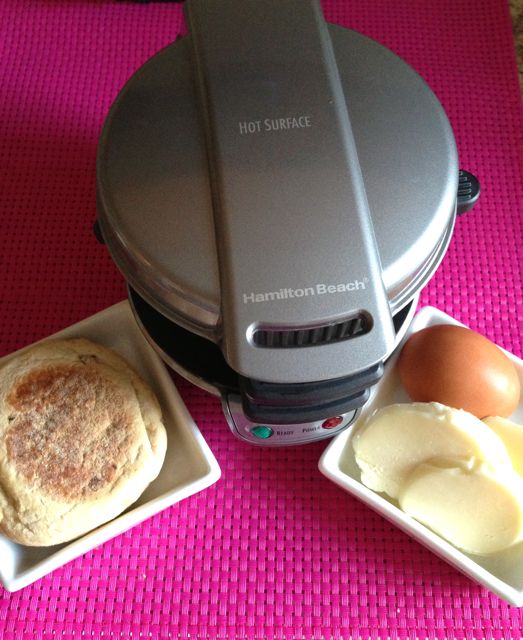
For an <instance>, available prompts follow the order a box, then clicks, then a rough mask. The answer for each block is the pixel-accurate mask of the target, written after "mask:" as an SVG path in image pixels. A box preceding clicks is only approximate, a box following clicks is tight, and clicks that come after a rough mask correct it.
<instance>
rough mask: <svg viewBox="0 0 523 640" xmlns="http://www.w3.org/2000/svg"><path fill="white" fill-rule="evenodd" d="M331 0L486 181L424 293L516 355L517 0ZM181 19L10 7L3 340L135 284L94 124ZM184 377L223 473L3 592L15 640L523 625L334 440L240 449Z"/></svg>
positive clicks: (37, 5)
mask: <svg viewBox="0 0 523 640" xmlns="http://www.w3.org/2000/svg"><path fill="white" fill-rule="evenodd" d="M323 7H324V11H325V15H326V17H327V19H328V20H330V21H332V22H335V23H339V24H342V25H345V26H347V27H351V28H354V29H355V30H357V31H360V32H362V33H364V34H366V35H368V36H371V37H373V38H375V39H376V40H378V41H379V42H381V43H382V44H384V45H386V46H388V47H389V48H391V49H392V50H393V51H395V52H396V53H397V54H399V55H400V56H401V57H403V58H404V59H405V60H406V61H407V62H408V63H410V64H411V65H412V66H413V67H414V68H415V69H416V70H417V71H418V72H419V73H420V74H421V75H422V76H423V77H424V78H425V79H426V80H427V82H428V83H429V85H430V86H431V87H432V89H433V90H434V92H435V93H436V95H437V96H438V98H439V99H440V101H441V102H442V104H443V106H444V108H445V109H446V111H447V114H448V116H449V118H450V121H451V124H452V126H453V128H454V131H455V136H456V140H457V145H458V150H459V155H460V165H461V166H462V167H463V168H466V169H469V170H471V171H472V172H473V173H475V174H476V175H477V176H478V177H479V179H480V181H481V184H482V188H483V193H482V196H481V200H480V203H479V204H478V205H477V207H476V208H475V209H474V210H473V212H471V213H470V214H468V215H466V216H464V217H462V218H460V219H459V220H458V222H457V224H456V230H455V234H454V237H453V240H452V242H451V246H450V249H449V251H448V253H447V255H446V257H445V259H444V261H443V263H442V265H441V267H440V269H439V270H438V272H437V274H436V276H435V277H434V278H433V279H432V280H431V282H430V283H429V285H428V286H427V287H426V289H425V290H424V291H423V293H422V298H421V302H422V304H431V305H434V306H436V307H438V308H440V309H442V310H444V311H446V312H448V313H450V314H451V315H453V316H454V317H456V318H457V319H458V320H461V321H462V322H465V323H467V324H469V325H470V326H471V327H473V328H474V329H476V330H478V331H480V332H481V333H483V334H485V335H486V336H488V337H489V338H491V339H492V340H494V341H496V342H497V343H498V344H500V345H502V346H503V347H505V348H507V349H509V350H510V351H512V352H514V353H515V354H517V355H519V356H522V355H523V348H522V347H523V345H522V335H523V331H522V325H521V318H522V317H523V314H522V311H523V309H522V295H521V292H522V283H521V257H522V249H521V246H522V224H521V223H522V217H523V216H522V203H523V181H522V175H521V172H522V157H523V144H522V143H523V137H522V135H523V133H522V132H523V116H522V106H521V100H520V97H519V92H518V79H517V73H516V64H515V56H514V46H513V41H512V34H511V27H510V17H509V11H508V7H507V5H506V3H505V2H504V1H503V0H481V1H480V2H478V1H477V0H437V1H434V2H425V1H423V0H394V2H391V1H390V0H374V1H373V2H369V1H368V0H350V1H346V2H334V1H325V2H324V4H323ZM183 29H184V26H183V20H182V12H181V8H180V6H179V5H177V4H165V3H156V4H155V3H151V4H145V5H144V4H133V3H126V2H111V1H92V2H87V1H81V0H62V1H60V0H47V1H45V0H34V1H29V0H25V1H24V0H2V2H1V3H0V186H1V188H0V221H1V233H0V310H1V313H0V355H3V354H6V353H9V352H11V351H13V350H15V349H17V348H20V347H22V346H24V345H26V344H28V343H31V342H33V341H35V340H37V339H39V338H43V337H45V336H47V335H49V334H50V333H52V332H54V331H57V330H59V329H62V328H64V327H65V326H67V325H69V324H71V323H73V322H76V321H79V320H81V319H83V318H85V317H87V316H89V315H91V314H93V313H95V312H97V311H99V310H102V309H104V308H105V307H107V306H109V305H111V304H113V303H115V302H117V301H119V300H122V299H123V298H125V288H124V282H123V279H122V277H121V275H120V274H119V273H118V272H117V270H116V268H115V267H114V265H113V262H112V260H111V259H110V257H109V256H108V254H107V252H106V250H105V248H104V247H102V246H100V245H99V244H97V242H96V240H95V238H94V237H93V235H92V232H91V226H92V223H93V221H94V220H95V215H96V214H95V156H96V147H97V139H98V136H99V133H100V129H101V126H102V122H103V120H104V117H105V116H106V114H107V111H108V109H109V106H110V104H111V102H112V101H113V100H114V98H115V97H116V95H117V93H118V91H119V89H120V88H121V87H122V85H123V84H124V82H125V81H126V79H127V78H128V77H129V76H130V75H131V74H132V73H133V71H134V70H136V69H137V68H138V67H139V66H140V65H141V64H142V63H143V62H144V61H145V60H147V59H148V58H149V57H150V56H151V55H153V54H154V53H155V52H157V51H158V50H159V49H160V48H161V47H163V46H165V45H167V44H168V43H170V42H171V41H173V40H174V38H175V37H176V35H177V34H178V33H179V32H180V30H183ZM176 380H177V383H178V384H179V388H180V391H181V393H182V395H183V397H184V399H185V401H186V403H187V405H188V407H189V409H190V411H191V413H192V414H193V416H194V418H195V420H196V422H197V423H198V425H199V427H200V428H201V430H202V432H203V435H204V437H205V438H206V440H207V442H208V443H209V444H210V446H211V448H212V450H213V452H214V453H215V455H216V457H217V459H218V462H219V464H220V466H221V468H222V471H223V475H222V478H221V479H220V481H219V482H218V483H217V484H216V485H214V486H213V487H211V488H210V489H208V490H206V491H204V492H202V493H200V494H198V495H196V496H193V497H192V498H190V499H187V500H185V501H183V502H181V503H179V504H178V505H175V506H173V507H171V508H169V509H167V510H165V511H164V512H162V513H160V514H158V515H157V516H155V517H153V518H151V519H149V520H147V521H146V522H144V523H143V524H141V525H140V526H137V527H135V528H134V529H132V530H131V531H129V532H127V533H125V534H123V535H121V536H119V537H117V538H115V539H113V540H111V541H109V542H108V543H106V544H104V545H102V546H101V547H99V548H97V549H95V550H93V551H91V552H89V553H87V554H86V555H84V556H83V557H81V558H78V559H77V560H75V561H73V562H71V563H69V564H68V565H66V566H64V567H63V568H60V569H58V570H56V571H54V572H53V573H52V574H51V575H49V576H47V577H45V578H42V579H41V580H39V581H38V582H37V583H35V584H33V585H31V586H29V587H27V588H25V589H23V590H21V591H19V592H16V593H14V594H9V593H8V592H7V591H5V590H3V589H2V588H1V587H0V637H1V638H3V639H4V640H14V639H17V640H18V639H19V638H26V637H27V638H43V639H47V638H52V637H60V638H62V637H63V638H84V637H87V638H99V637H104V638H143V637H145V638H189V637H191V638H201V639H207V638H208V639H211V638H259V639H262V638H285V639H289V640H290V639H298V638H300V639H301V638H305V639H309V638H316V639H320V638H349V637H362V638H368V637H371V638H441V639H442V638H518V639H519V638H521V637H522V635H523V609H521V610H520V609H517V608H515V607H511V606H509V605H508V604H506V603H504V602H503V601H501V600H500V599H499V598H498V597H496V596H495V595H493V594H492V593H490V592H489V591H487V590H486V589H484V588H482V587H480V586H478V585H476V584H474V583H473V582H471V581H470V580H469V579H467V578H466V577H464V576H462V575H461V574H460V573H458V572H457V571H456V570H455V569H453V568H452V567H450V566H449V565H447V564H446V563H445V562H443V561H441V560H439V559H438V558H437V557H436V556H434V555H433V554H431V553H430V552H429V551H427V550H426V549H425V548H423V547H422V546H420V545H419V544H417V543H416V542H414V541H412V540H411V539H409V538H408V537H407V536H406V535H404V534H403V533H401V532H400V531H398V530H397V529H396V528H394V527H393V526H392V525H390V524H389V523H387V522H386V521H385V520H383V519H382V518H381V517H379V516H377V515H376V514H374V513H373V512H371V511H370V510H369V509H368V508H366V507H365V506H363V505H362V504H360V503H359V502H358V501H356V500H355V499H353V498H351V497H349V496H348V495H347V494H345V493H344V492H343V491H342V490H340V489H338V488H337V487H336V486H334V485H333V484H332V483H330V482H329V481H327V480H326V479H325V478H324V477H323V476H322V475H320V473H319V471H318V470H317V463H318V459H319V457H320V455H321V453H322V451H323V450H324V448H325V446H326V444H325V443H322V444H317V445H309V446H305V447H301V448H292V449H282V450H264V449H259V448H254V447H250V446H247V445H244V444H241V443H239V442H237V441H236V440H235V439H234V438H233V437H232V436H231V435H230V434H229V432H228V428H227V426H226V423H225V421H224V418H223V417H222V414H221V411H220V406H219V402H218V401H217V400H216V399H215V398H213V397H211V396H209V395H207V394H205V393H204V392H202V391H200V390H198V389H196V388H195V387H193V386H191V385H190V384H188V383H186V382H184V381H182V380H180V379H178V378H176ZM1 561H2V560H1V558H0V562H1Z"/></svg>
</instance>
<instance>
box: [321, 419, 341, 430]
mask: <svg viewBox="0 0 523 640" xmlns="http://www.w3.org/2000/svg"><path fill="white" fill-rule="evenodd" d="M342 422H343V417H342V416H334V418H327V420H325V422H324V423H323V424H322V425H321V426H322V427H323V429H334V427H337V426H338V425H340V424H341V423H342Z"/></svg>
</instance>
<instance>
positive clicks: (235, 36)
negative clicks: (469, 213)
mask: <svg viewBox="0 0 523 640" xmlns="http://www.w3.org/2000/svg"><path fill="white" fill-rule="evenodd" d="M185 10H186V19H187V25H188V28H189V34H188V35H187V36H185V37H183V38H180V39H178V40H176V42H174V43H173V44H171V45H170V46H168V47H167V48H165V49H164V50H163V51H161V52H159V53H158V54H157V55H155V56H154V57H153V58H152V59H151V60H149V61H148V62H147V63H146V64H145V65H144V66H143V67H142V68H141V69H139V70H138V71H137V72H136V73H135V75H134V76H133V77H132V78H131V79H130V80H129V82H128V83H127V85H126V86H125V87H124V88H123V90H122V91H121V93H120V94H119V96H118V97H117V99H116V101H115V103H114V105H113V106H112V108H111V111H110V113H109V116H108V118H107V121H106V123H105V126H104V129H103V132H102V136H101V139H100V145H99V154H98V162H97V195H98V221H97V227H98V231H99V232H100V237H101V238H102V239H103V241H104V242H105V243H106V245H107V247H108V249H109V252H110V254H111V256H112V257H113V259H114V261H115V263H116V265H117V266H118V267H119V269H120V270H121V272H122V273H123V275H124V276H125V278H126V280H127V282H128V285H129V298H130V302H131V305H132V307H133V310H134V313H135V316H136V319H137V321H138V323H139V325H140V326H141V328H142V330H143V332H144V333H145V335H146V336H147V338H148V339H149V341H150V343H151V344H152V345H153V347H154V348H155V349H156V350H157V351H158V353H159V354H160V355H161V356H162V358H163V359H164V360H165V362H166V363H167V364H169V365H170V366H171V367H172V368H173V369H174V370H176V371H178V372H179V373H181V374H182V375H183V376H185V377H186V378H188V379H189V380H191V381H193V382H194V383H196V384H197V385H199V386H200V387H203V388H204V389H207V390H209V391H211V392H213V393H216V394H219V395H220V396H221V398H222V403H223V409H224V413H225V416H226V418H227V421H228V423H229V426H230V428H231V430H232V431H233V433H234V434H235V435H236V436H238V437H239V438H241V439H243V440H245V441H248V442H252V443H255V444H262V445H269V446H274V445H287V444H301V443H305V442H311V441H315V440H319V439H321V438H325V437H328V436H332V435H334V434H336V433H339V432H340V431H341V430H343V429H345V428H346V427H347V426H348V425H349V424H351V423H352V422H353V420H354V419H355V417H356V416H357V415H358V413H359V411H360V409H361V407H362V406H363V405H364V404H365V402H366V400H367V398H368V396H369V390H370V388H371V387H372V385H374V384H375V383H376V382H377V381H378V380H379V379H380V376H381V375H382V370H383V364H384V362H385V361H386V360H387V358H388V357H389V356H390V354H391V353H392V352H393V351H394V349H395V347H396V346H397V344H398V343H399V341H400V340H401V337H402V336H403V334H404V332H405V331H406V329H407V327H408V325H409V323H410V320H411V318H412V315H413V313H414V311H415V307H416V301H417V299H418V296H419V292H420V289H421V288H422V287H423V286H424V285H425V284H426V282H427V281H428V280H429V278H430V277H431V275H432V274H433V272H434V271H435V269H436V268H437V266H438V264H439V263H440V261H441V259H442V258H443V255H444V254H445V251H446V249H447V246H448V244H449V241H450V238H451V234H452V230H453V226H454V221H455V215H456V209H457V204H458V206H461V208H462V209H466V208H470V206H471V205H472V204H473V202H474V200H475V199H476V198H477V195H478V185H477V182H476V181H475V179H474V177H473V176H470V175H469V174H463V175H462V177H461V178H458V175H459V170H458V159H457V153H456V147H455V142H454V137H453V134H452V130H451V128H450V126H449V123H448V121H447V118H446V116H445V114H444V112H443V109H442V107H441V106H440V104H439V102H438V101H437V99H436V98H435V96H434V95H433V93H432V92H431V91H430V89H429V88H428V87H427V85H426V84H425V83H424V81H423V80H421V78H420V77H419V76H418V75H417V74H416V73H415V72H414V71H413V70H412V69H411V68H410V67H409V66H408V65H407V64H405V63H404V62H403V61H402V60H400V59H399V58H398V57H396V56H395V55H394V54H392V53H391V52H390V51H389V50H387V49H385V48H384V47H382V46H380V45H379V44H377V43H376V42H374V41H372V40H370V39H368V38H366V37H364V36H361V35H359V34H357V33H355V32H353V31H350V30H347V29H345V28H341V27H338V26H334V25H330V24H327V23H326V22H325V21H324V18H323V15H322V13H321V9H320V5H319V3H318V2H315V1H313V0H264V1H263V2H261V1H260V0H188V2H187V3H186V7H185ZM458 181H460V184H459V186H460V187H461V188H462V192H463V193H461V194H460V197H459V198H458V197H457V194H458ZM458 200H463V202H458Z"/></svg>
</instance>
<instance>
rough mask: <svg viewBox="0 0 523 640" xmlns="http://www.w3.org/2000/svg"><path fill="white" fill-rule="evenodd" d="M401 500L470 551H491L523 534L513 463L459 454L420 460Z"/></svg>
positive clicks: (520, 487) (521, 482) (522, 490)
mask: <svg viewBox="0 0 523 640" xmlns="http://www.w3.org/2000/svg"><path fill="white" fill-rule="evenodd" d="M399 503H400V507H401V508H402V509H403V511H405V512H406V513H408V514H409V515H411V516H412V517H413V518H416V520H419V522H421V523H423V524H425V525H426V526H428V527H430V528H431V529H432V530H433V531H435V532H436V533H438V534H439V535H441V536H442V537H444V538H446V539H447V540H448V541H449V542H451V543H452V544H453V545H455V546H456V547H458V548H460V549H462V550H463V551H466V552H468V553H472V554H479V555H487V554H491V553H495V552H497V551H501V550H503V549H506V548H508V547H510V546H512V545H513V544H515V543H516V542H519V541H520V540H521V538H522V535H523V479H522V478H521V476H519V475H518V474H517V473H515V472H514V471H513V470H512V469H511V468H508V469H506V470H500V469H492V467H489V466H488V465H486V464H485V463H483V462H476V463H471V462H470V461H469V462H467V461H460V460H433V461H431V462H428V463H423V464H420V465H419V466H418V467H417V468H416V469H415V470H414V471H413V472H412V474H411V475H410V476H409V478H408V480H407V481H406V483H405V484H404V486H403V488H402V490H401V492H400V496H399Z"/></svg>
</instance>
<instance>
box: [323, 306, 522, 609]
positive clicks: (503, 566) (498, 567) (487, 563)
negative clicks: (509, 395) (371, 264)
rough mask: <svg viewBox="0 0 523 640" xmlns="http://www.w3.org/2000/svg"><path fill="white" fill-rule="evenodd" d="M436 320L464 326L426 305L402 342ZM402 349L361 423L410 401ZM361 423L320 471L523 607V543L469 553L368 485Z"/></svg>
mask: <svg viewBox="0 0 523 640" xmlns="http://www.w3.org/2000/svg"><path fill="white" fill-rule="evenodd" d="M434 324H455V325H460V324H461V323H459V322H457V321H456V320H454V319H453V318H451V317H450V316H449V315H447V314H445V313H443V312H442V311H439V310H438V309H435V308H433V307H425V308H423V309H422V310H421V311H420V312H419V313H418V314H417V315H416V316H415V318H414V320H413V322H412V324H411V326H410V327H409V330H408V331H407V333H406V335H405V337H404V339H403V342H404V341H405V340H407V338H408V337H409V336H410V335H411V334H412V333H414V332H416V331H419V330H420V329H423V328H424V327H428V326H431V325H434ZM403 342H402V344H403ZM400 350H401V345H400V347H399V348H398V349H397V350H396V352H395V355H394V356H393V357H392V358H391V359H390V360H389V361H388V362H387V364H386V365H385V373H384V375H383V378H382V379H381V380H380V382H379V383H378V384H377V385H376V387H375V388H374V390H373V392H372V394H371V397H370V399H369V401H368V402H367V404H366V405H365V407H364V409H363V410H362V413H361V415H360V417H359V418H358V421H357V422H359V421H360V420H363V419H365V417H366V416H367V415H369V413H371V412H373V411H374V410H375V409H378V408H380V407H384V406H386V405H389V404H393V403H396V402H410V398H409V397H408V395H407V393H406V391H405V390H404V389H403V387H402V385H401V383H400V380H399V376H398V374H397V371H396V367H395V364H396V361H397V358H398V356H399V352H400ZM505 353H506V354H507V356H508V357H509V358H510V359H511V360H512V362H513V363H514V365H515V366H516V369H517V371H518V375H519V380H520V383H521V386H522V388H523V362H522V361H521V360H520V359H519V358H517V357H516V356H514V355H513V354H510V353H508V352H507V351H505ZM511 419H512V420H514V421H515V422H517V423H519V424H523V402H520V405H519V406H518V408H517V409H516V411H515V412H514V413H513V414H512V416H511ZM356 425H357V423H355V425H353V426H352V427H350V429H348V430H347V431H344V432H343V433H341V434H340V435H339V436H337V437H336V438H335V439H334V440H333V441H332V442H331V443H330V445H329V446H328V448H327V449H326V450H325V451H324V453H323V455H322V457H321V459H320V462H319V469H320V471H321V472H322V473H323V474H324V475H325V476H326V477H327V478H329V479H330V480H332V481H333V482H335V483H336V484H338V485H339V486H340V487H342V488H343V489H345V490H346V491H347V492H348V493H350V494H352V495H353V496H355V497H356V498H358V499H359V500H361V501H362V502H364V503H365V504H367V505H368V506H369V507H370V508H371V509H373V510H374V511H376V512H377V513H379V514H380V515H382V516H383V517H384V518H386V519H387V520H388V521H390V522H392V523H393V524H395V525H396V526H397V527H398V528H399V529H401V530H402V531H404V532H405V533H407V534H408V535H410V536H412V537H413V538H415V539H416V540H417V541H418V542H420V543H421V544H423V545H424V546H425V547H427V548H428V549H430V550H431V551H433V552H434V553H435V554H436V555H437V556H439V557H440V558H443V559H444V560H446V561H447V562H449V563H450V564H451V565H453V566H454V567H456V568H457V569H458V570H460V571H461V572H462V573H464V574H465V575H467V576H468V577H470V578H472V579H473V580H475V581H476V582H478V583H480V584H482V585H484V586H485V587H487V588H488V589H490V590H491V591H493V592H494V593H496V594H497V595H498V596H500V597H501V598H503V599H504V600H506V601H507V602H509V603H510V604H513V605H516V606H518V607H521V606H523V543H522V544H518V545H516V546H514V547H512V548H511V549H508V550H506V551H504V552H501V553H497V554H494V555H491V556H476V555H469V554H466V553H464V552H463V551H460V550H459V549H457V548H456V547H454V546H453V545H452V544H450V543H449V542H447V541H446V540H444V539H443V538H441V537H440V536H439V535H437V534H436V533H434V532H433V531H431V530H430V529H428V528H427V527H425V526H424V525H422V524H421V523H419V522H417V521H416V520H414V519H413V518H412V517H410V516H408V515H407V514H405V513H404V512H403V511H402V510H401V509H400V508H399V506H398V504H397V502H395V501H394V500H391V499H388V498H387V497H386V496H385V495H384V494H380V493H375V492H374V491H372V490H371V489H368V488H367V487H365V486H364V485H363V484H362V482H361V476H360V470H359V468H358V466H357V464H356V461H355V459H354V451H353V448H352V435H353V433H354V428H355V426H356Z"/></svg>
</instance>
